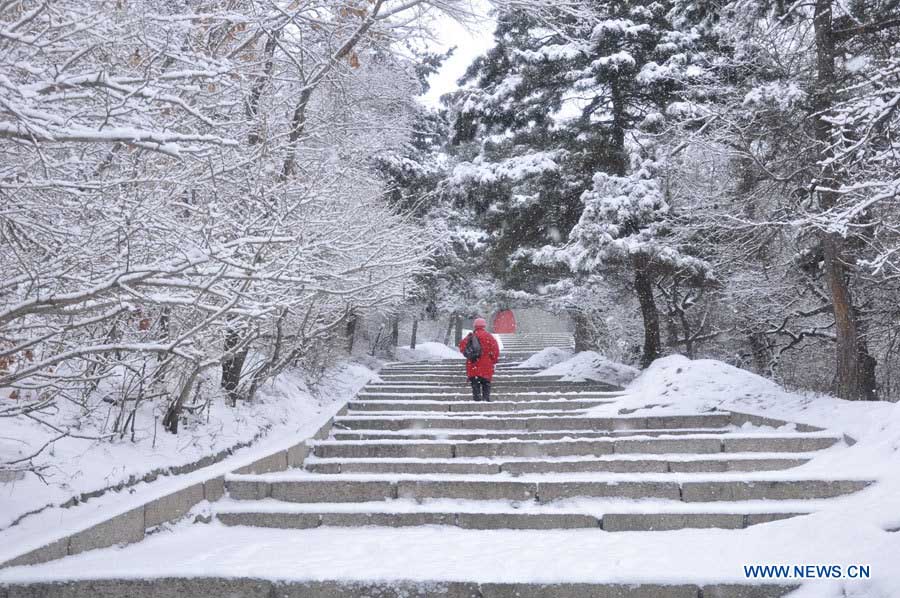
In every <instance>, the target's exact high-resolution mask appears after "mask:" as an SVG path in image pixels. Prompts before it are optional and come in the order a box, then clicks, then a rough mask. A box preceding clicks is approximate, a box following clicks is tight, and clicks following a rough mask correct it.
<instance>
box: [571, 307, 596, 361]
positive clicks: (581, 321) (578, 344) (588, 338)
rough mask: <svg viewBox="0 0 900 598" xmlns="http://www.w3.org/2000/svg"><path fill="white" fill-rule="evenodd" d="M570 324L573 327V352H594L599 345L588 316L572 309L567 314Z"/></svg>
mask: <svg viewBox="0 0 900 598" xmlns="http://www.w3.org/2000/svg"><path fill="white" fill-rule="evenodd" d="M569 317H571V318H572V323H573V324H574V325H575V332H574V335H573V336H574V337H575V339H574V340H575V351H576V352H581V351H596V350H597V348H598V345H599V343H598V342H597V341H598V339H597V331H596V329H595V327H594V326H593V323H592V322H591V318H590V316H588V315H587V314H586V313H584V312H583V311H581V310H578V309H573V310H570V312H569Z"/></svg>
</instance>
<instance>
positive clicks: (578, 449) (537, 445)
mask: <svg viewBox="0 0 900 598" xmlns="http://www.w3.org/2000/svg"><path fill="white" fill-rule="evenodd" d="M839 441H840V439H838V438H835V437H828V436H814V435H807V436H801V435H796V436H775V435H764V436H758V437H736V438H729V437H727V436H725V437H723V436H717V435H710V436H701V435H684V436H680V437H677V438H658V437H618V438H593V439H571V440H567V439H564V440H533V441H529V440H498V441H491V440H486V441H469V442H457V443H454V442H447V441H442V440H435V441H422V440H361V441H346V440H324V441H318V442H314V443H311V445H310V446H311V448H312V453H313V455H315V456H316V457H321V458H343V457H346V458H379V457H383V458H400V457H417V458H431V459H435V458H440V459H451V458H455V457H500V456H503V457H539V456H546V457H561V456H569V455H610V454H633V453H640V454H666V453H679V454H687V453H694V454H697V453H702V454H716V453H723V452H724V453H736V452H755V451H759V452H798V453H802V452H811V451H818V450H822V449H825V448H829V447H830V446H832V445H834V444H836V443H837V442H839Z"/></svg>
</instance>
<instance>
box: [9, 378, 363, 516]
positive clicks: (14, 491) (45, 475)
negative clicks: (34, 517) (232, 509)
mask: <svg viewBox="0 0 900 598" xmlns="http://www.w3.org/2000/svg"><path fill="white" fill-rule="evenodd" d="M374 377H376V374H375V373H374V372H372V371H371V370H369V369H368V368H366V367H364V366H362V365H359V364H352V363H351V364H340V365H336V366H334V367H332V368H331V369H329V370H327V371H326V372H325V373H324V374H323V376H322V377H321V379H320V380H319V381H318V382H317V385H316V387H315V388H313V389H310V388H309V387H308V385H307V383H306V382H305V380H304V377H303V376H302V375H301V372H299V371H297V370H290V371H286V372H284V373H282V374H281V375H279V376H277V377H276V378H275V379H273V380H272V381H271V382H269V383H268V384H266V385H265V386H263V387H261V388H260V390H259V393H258V396H257V397H256V399H254V400H253V401H252V402H249V403H245V402H241V403H239V404H238V406H237V407H228V406H226V405H225V404H224V402H223V401H222V400H221V399H217V400H213V401H211V402H210V403H209V405H208V406H207V407H206V408H205V409H204V410H203V411H202V412H201V413H198V414H197V415H198V417H195V418H192V419H191V421H190V423H188V424H185V425H182V426H181V427H180V430H179V433H178V434H170V433H168V432H165V431H164V430H163V429H162V425H161V423H160V421H161V417H160V416H159V413H155V412H154V411H153V408H154V406H153V404H152V403H150V402H149V401H148V402H147V409H146V411H141V412H139V414H138V416H137V417H136V418H135V428H134V441H132V440H131V435H132V432H131V429H130V428H129V429H128V430H127V431H126V433H125V436H124V437H123V438H119V437H118V435H117V436H116V438H114V439H112V440H108V441H96V440H86V439H80V438H72V437H66V438H59V439H57V440H55V441H54V438H56V436H58V434H57V433H56V432H55V431H53V430H51V429H49V428H48V427H46V426H43V425H41V424H39V423H37V422H35V421H31V420H29V419H26V418H21V417H19V418H0V460H2V461H5V462H10V461H14V460H16V459H17V458H21V456H27V455H31V454H33V453H35V452H37V451H38V449H40V448H41V447H42V446H43V445H44V444H47V443H49V444H48V446H47V448H46V449H45V450H44V451H43V452H41V453H40V454H39V455H38V456H37V457H36V458H35V459H33V462H34V464H35V466H36V467H37V468H38V471H37V472H26V473H25V474H24V478H22V479H17V480H13V481H9V482H6V483H2V482H0V533H2V532H3V531H4V530H6V529H8V528H10V526H11V525H13V523H14V522H16V521H17V520H19V519H21V518H22V517H23V516H25V519H26V520H27V519H28V516H27V514H28V513H35V512H39V511H41V510H48V511H53V510H54V509H53V507H57V506H59V505H62V504H65V503H67V502H68V501H70V500H71V499H72V498H73V497H78V496H80V495H82V494H85V493H90V492H97V491H102V490H105V489H107V488H111V487H114V486H117V485H119V484H123V483H124V484H130V483H134V482H135V481H136V480H140V479H142V478H143V477H144V476H145V475H147V474H148V473H150V472H153V471H160V472H165V471H167V470H169V469H170V468H175V467H179V466H183V465H188V464H190V463H194V462H197V461H199V460H200V459H202V458H204V457H207V456H210V455H215V454H217V453H220V452H221V451H224V450H226V449H230V448H233V447H236V446H238V445H240V446H243V445H246V444H248V443H251V442H253V441H255V440H257V439H260V438H261V437H263V436H266V437H267V438H272V437H278V436H282V435H283V436H286V437H290V438H294V439H295V442H298V441H300V440H302V439H303V438H305V436H299V437H298V436H297V435H298V433H299V431H300V430H303V429H305V428H306V427H308V426H310V425H312V424H316V423H317V422H319V420H323V421H324V420H325V419H327V418H328V417H329V416H330V415H331V414H333V413H334V412H335V411H336V410H337V409H338V408H339V407H340V406H341V405H342V404H343V403H345V402H346V401H347V400H348V399H350V398H351V397H352V396H354V395H355V394H356V393H357V392H358V391H359V389H361V388H362V387H363V386H364V385H365V384H366V383H367V382H368V381H369V380H370V379H372V378H374ZM59 405H60V407H61V408H62V407H66V405H67V402H60V403H59ZM70 411H73V413H69V412H68V411H66V412H63V411H62V409H60V411H58V412H55V413H53V414H51V415H52V417H53V421H54V422H56V424H57V425H59V426H66V427H68V426H74V425H78V426H79V428H78V433H79V434H80V435H84V436H96V435H98V433H99V432H100V431H101V430H102V429H103V428H104V426H105V425H106V421H105V420H106V416H107V414H106V412H102V413H100V412H97V413H95V414H92V416H89V417H86V418H85V417H83V416H82V417H81V418H80V419H76V416H80V415H81V414H79V413H75V412H74V411H77V408H76V407H75V406H74V405H73V406H71V409H70ZM316 427H318V426H317V425H316V426H314V427H313V431H315V428H316ZM91 502H93V501H91ZM16 527H19V526H18V525H16V526H15V527H13V528H12V529H15V528H16Z"/></svg>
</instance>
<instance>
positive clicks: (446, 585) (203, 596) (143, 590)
mask: <svg viewBox="0 0 900 598" xmlns="http://www.w3.org/2000/svg"><path fill="white" fill-rule="evenodd" d="M230 531H232V530H229V529H227V528H226V529H223V530H221V531H219V535H220V536H223V539H222V542H225V541H226V540H228V541H230V542H233V544H231V543H227V542H226V543H224V544H221V545H215V546H214V547H209V546H203V547H202V549H203V550H204V552H203V556H204V557H206V558H208V559H213V558H215V557H218V559H215V560H216V562H215V563H213V564H214V566H215V567H216V569H214V571H216V572H219V571H221V573H217V575H219V576H220V577H217V576H216V575H205V576H202V577H198V576H196V575H195V574H194V573H193V571H191V572H186V573H185V574H182V575H181V576H178V575H171V574H170V575H167V576H166V577H164V578H154V579H150V580H147V579H135V578H127V579H122V578H121V576H117V575H116V570H115V569H112V568H111V569H109V570H105V571H104V572H103V578H102V579H88V580H85V579H75V580H73V581H67V582H66V583H59V582H58V581H46V582H37V581H29V582H26V583H24V584H22V585H14V586H11V589H10V591H11V592H13V591H14V592H15V594H11V595H14V596H15V597H16V598H26V597H28V598H31V597H40V598H72V597H73V596H91V597H94V598H121V597H124V596H127V597H129V598H132V597H134V598H143V597H145V596H146V597H149V596H156V597H158V596H186V597H190V598H221V597H222V596H229V597H238V596H240V597H241V598H271V597H273V596H279V597H297V598H300V597H302V598H359V597H361V596H366V597H374V596H377V597H378V598H428V597H432V596H440V597H441V598H512V597H515V598H779V597H781V596H786V595H787V594H788V593H790V592H792V591H794V590H795V589H797V587H798V586H797V585H796V584H794V585H789V584H784V583H782V584H778V583H770V584H764V585H760V584H753V585H736V584H706V585H703V586H699V585H696V584H690V583H680V584H666V583H658V584H657V583H642V584H634V583H575V584H573V583H527V582H526V583H507V582H504V583H476V582H448V581H441V580H439V579H438V580H434V581H431V580H427V581H422V580H418V581H416V580H409V579H406V578H405V577H401V578H398V579H385V578H383V577H379V578H378V579H371V580H362V581H349V580H347V579H346V578H345V577H342V576H334V577H326V578H325V579H321V576H319V575H318V573H317V574H316V575H314V576H309V575H308V574H307V576H308V577H310V578H313V577H316V580H315V581H311V580H308V579H307V580H306V581H298V580H295V579H293V578H292V577H291V576H290V575H286V574H284V573H281V574H276V577H278V579H277V580H276V581H272V580H268V579H256V578H252V577H237V578H235V577H234V576H233V575H232V574H231V571H232V570H233V567H229V566H227V565H226V566H223V565H222V564H220V563H219V562H218V561H219V560H221V559H222V555H221V550H222V548H224V549H225V551H227V552H228V553H229V554H240V555H241V557H242V558H243V559H244V560H243V561H241V565H242V566H244V565H245V564H246V560H247V559H248V558H250V559H264V558H265V556H266V555H265V552H264V551H265V550H273V549H274V550H279V548H280V547H281V546H282V544H283V543H284V540H283V539H282V540H281V542H280V543H276V544H275V547H274V548H273V546H272V545H270V544H269V543H266V544H265V546H264V547H262V546H257V545H253V544H250V545H249V546H248V545H247V541H246V539H243V538H241V537H240V536H242V535H243V534H240V535H239V536H238V537H237V538H232V537H231V536H229V535H228V534H227V533H226V532H230ZM259 531H263V530H259ZM459 531H460V532H461V533H480V532H477V531H471V530H470V531H465V530H459ZM481 533H489V532H481ZM525 533H528V532H525ZM364 534H365V532H364ZM367 536H368V534H365V536H364V537H367ZM384 543H385V544H387V540H386V541H385V542H384ZM288 546H289V547H290V549H292V550H291V553H293V549H296V543H293V544H288ZM330 546H331V548H332V550H333V549H334V548H333V544H332V545H330ZM213 548H214V549H215V550H217V551H220V552H216V553H215V554H214V555H213V554H211V553H212V551H213ZM182 552H185V551H182ZM195 552H196V551H195ZM195 552H189V553H187V552H186V556H185V557H184V558H183V559H180V562H186V561H189V560H190V557H195V556H196V555H195ZM129 556H130V555H129ZM414 556H415V555H414V554H412V553H411V554H410V555H409V559H407V558H406V557H402V558H403V562H413V561H414ZM251 562H253V561H251ZM301 562H302V561H301ZM340 562H341V563H344V562H345V561H343V560H341V561H340ZM362 562H363V563H365V562H366V561H364V560H363V561H362ZM129 564H130V565H131V566H134V563H129ZM353 564H354V563H353V561H352V560H351V564H348V565H345V566H346V567H351V566H353ZM304 565H305V566H306V567H309V564H308V563H304ZM276 569H277V566H276ZM283 571H291V573H293V570H291V569H289V568H287V567H285V568H284V569H283ZM317 576H318V577H317ZM304 579H306V578H304Z"/></svg>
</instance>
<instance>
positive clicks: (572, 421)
mask: <svg viewBox="0 0 900 598" xmlns="http://www.w3.org/2000/svg"><path fill="white" fill-rule="evenodd" d="M729 425H731V418H730V416H729V415H728V414H708V415H664V416H663V415H661V416H651V417H646V416H644V417H633V416H628V417H564V416H561V417H541V416H533V417H515V416H510V417H505V418H492V417H463V416H461V415H458V416H451V415H446V416H434V417H401V416H352V417H351V416H343V415H342V416H338V417H335V418H334V426H335V428H337V429H346V430H355V429H364V430H427V429H433V428H440V429H450V428H457V429H479V430H528V431H531V432H545V431H557V430H646V429H663V428H724V427H726V426H729Z"/></svg>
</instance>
